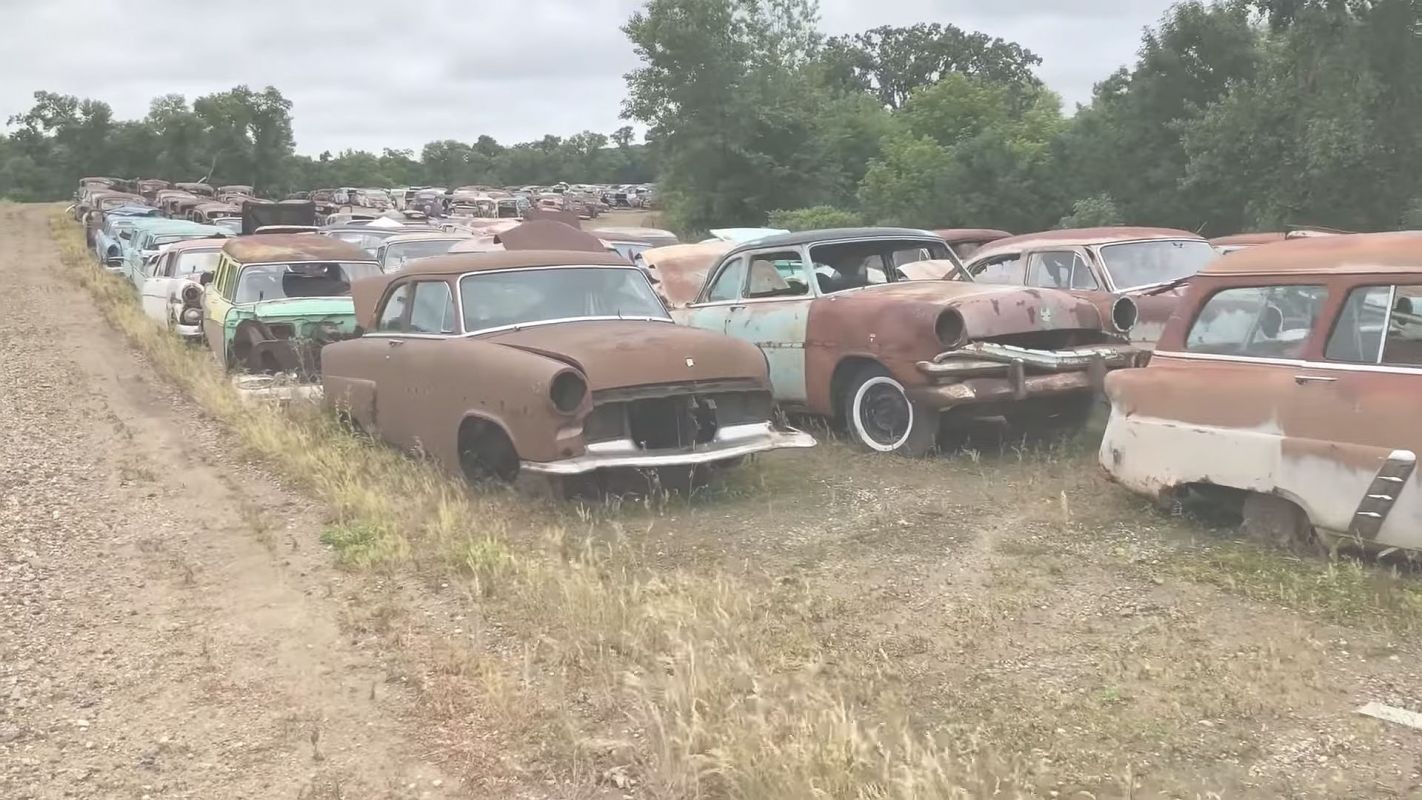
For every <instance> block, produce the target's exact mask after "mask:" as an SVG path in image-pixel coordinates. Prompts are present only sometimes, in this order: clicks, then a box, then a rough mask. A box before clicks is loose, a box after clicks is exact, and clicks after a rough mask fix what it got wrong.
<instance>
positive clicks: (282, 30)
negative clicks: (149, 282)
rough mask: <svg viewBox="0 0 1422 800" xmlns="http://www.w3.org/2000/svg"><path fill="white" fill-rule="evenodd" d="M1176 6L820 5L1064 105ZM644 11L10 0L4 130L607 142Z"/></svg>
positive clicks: (1019, 2)
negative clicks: (150, 122) (287, 125)
mask: <svg viewBox="0 0 1422 800" xmlns="http://www.w3.org/2000/svg"><path fill="white" fill-rule="evenodd" d="M1168 4H1169V0H1125V2H1121V0H998V2H995V3H982V2H981V1H980V0H877V1H876V2H864V0H821V17H822V20H821V22H822V25H821V27H822V28H823V29H824V30H825V31H826V32H827V33H831V34H838V33H853V32H856V31H860V30H864V29H866V28H871V27H875V26H878V25H909V24H913V23H916V22H943V23H949V22H951V23H953V24H955V25H958V26H959V27H961V28H964V29H968V30H981V31H983V32H985V33H988V34H990V35H993V36H999V37H1002V38H1004V39H1009V40H1012V41H1016V42H1018V43H1019V44H1022V45H1023V46H1025V47H1027V48H1029V49H1031V50H1033V51H1035V52H1036V53H1037V54H1038V55H1040V56H1042V58H1043V64H1042V67H1041V74H1042V78H1043V80H1045V81H1046V82H1047V84H1048V85H1049V86H1051V87H1052V88H1054V89H1055V90H1056V91H1058V92H1059V93H1061V94H1062V96H1063V98H1064V100H1065V101H1066V106H1067V108H1071V107H1072V105H1073V104H1074V103H1077V102H1085V101H1087V100H1089V99H1090V95H1091V88H1092V85H1093V83H1094V82H1095V81H1098V80H1101V79H1102V78H1104V77H1105V76H1106V75H1108V74H1109V73H1110V72H1111V71H1112V70H1114V69H1115V68H1116V67H1118V66H1120V65H1122V64H1124V63H1128V62H1130V61H1131V60H1133V59H1134V55H1135V51H1136V49H1137V47H1138V45H1139V40H1140V31H1141V28H1142V27H1143V26H1145V25H1149V24H1153V23H1154V22H1155V21H1156V20H1157V19H1158V18H1159V16H1160V15H1161V14H1162V13H1163V12H1164V10H1165V8H1166V7H1167V6H1168ZM640 5H641V3H640V2H638V0H524V2H516V3H502V2H486V3H472V2H467V0H466V1H465V2H458V0H427V2H424V3H390V2H384V1H382V2H372V1H371V0H350V2H346V3H341V4H337V5H333V6H325V7H322V6H319V5H314V4H308V3H290V2H287V3H278V2H274V0H257V1H256V2H249V3H216V4H207V3H202V4H199V3H189V2H182V1H181V0H129V1H128V2H124V3H110V2H102V3H94V2H92V1H91V0H44V2H33V1H32V0H0V14H3V18H4V19H5V20H6V23H7V24H6V26H5V27H4V28H3V29H0V75H4V76H5V77H4V80H3V81H0V119H3V118H6V117H9V116H10V115H12V114H16V113H21V112H23V111H24V110H26V109H27V108H28V107H29V106H30V102H31V94H32V93H33V92H34V91H35V90H38V89H48V90H50V91H57V92H63V93H67V94H74V95H79V96H81V97H93V98H96V99H101V100H104V101H106V102H108V103H109V104H110V105H112V106H113V107H114V111H115V113H116V114H117V115H118V116H120V117H122V118H132V117H140V116H142V115H143V114H145V113H146V112H147V107H148V102H149V101H150V100H151V99H152V98H153V97H156V96H158V95H161V94H170V93H177V94H184V95H187V96H188V97H189V98H190V99H191V98H192V97H194V96H198V95H202V94H207V93H209V92H213V91H221V90H223V89H227V88H230V87H232V86H234V85H236V84H239V83H245V84H247V85H249V86H252V87H254V88H260V87H263V86H266V85H268V84H270V85H273V86H276V87H277V88H279V89H281V91H282V93H283V94H285V95H286V96H287V97H288V98H289V99H290V100H291V101H292V102H293V104H294V106H295V108H294V112H293V116H294V119H295V125H296V137H297V149H298V150H299V151H300V152H303V153H313V154H314V153H319V152H321V151H322V150H333V151H334V150H340V149H343V148H362V149H368V150H379V149H380V148H382V147H408V148H412V149H417V148H418V147H419V146H420V145H422V144H423V143H425V142H427V141H430V140H433V139H446V138H449V139H459V140H462V141H470V140H473V139H474V138H475V137H477V136H479V135H480V134H488V135H490V136H493V137H495V138H496V139H499V140H500V141H503V142H514V141H523V140H527V139H531V138H534V137H537V136H541V135H543V134H545V133H554V134H558V135H568V134H572V133H575V132H577V131H580V130H584V129H592V130H599V131H604V132H610V131H612V130H614V129H616V128H617V127H618V126H620V125H622V124H625V123H624V121H623V120H621V119H619V117H618V114H619V111H620V108H621V101H622V98H623V96H624V93H625V88H624V84H623V81H622V76H623V75H624V74H625V73H626V72H628V71H629V70H631V69H633V68H634V67H635V66H636V57H635V56H634V55H633V53H632V48H631V46H630V45H629V44H628V42H627V40H626V38H625V37H624V36H623V35H622V33H621V31H620V30H619V27H620V25H621V24H622V22H623V21H624V20H626V18H627V17H628V15H629V14H630V13H631V12H632V11H633V10H635V9H636V8H637V7H638V6H640Z"/></svg>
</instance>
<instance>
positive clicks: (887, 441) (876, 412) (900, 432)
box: [859, 384, 913, 445]
mask: <svg viewBox="0 0 1422 800" xmlns="http://www.w3.org/2000/svg"><path fill="white" fill-rule="evenodd" d="M912 419H913V410H912V409H911V408H909V404H908V398H907V397H904V395H903V393H902V392H900V391H898V390H897V389H895V388H894V387H893V386H889V385H887V384H880V385H878V386H871V387H869V389H868V391H866V392H865V393H864V398H863V400H862V401H861V402H860V406H859V427H860V429H861V430H863V431H864V434H865V435H866V436H868V437H869V438H870V439H873V440H874V441H875V442H877V443H879V444H883V445H892V444H895V443H897V442H898V441H899V440H901V439H902V438H903V437H904V434H905V433H907V432H908V427H909V423H910V421H911V420H912Z"/></svg>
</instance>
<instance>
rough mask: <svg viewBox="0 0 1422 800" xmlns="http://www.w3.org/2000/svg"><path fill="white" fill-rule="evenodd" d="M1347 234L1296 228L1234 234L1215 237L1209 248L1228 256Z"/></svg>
mask: <svg viewBox="0 0 1422 800" xmlns="http://www.w3.org/2000/svg"><path fill="white" fill-rule="evenodd" d="M1344 233H1348V232H1347V231H1334V230H1325V229H1322V228H1298V229H1295V230H1290V231H1261V232H1257V233H1235V234H1231V235H1229V236H1216V237H1215V238H1213V239H1211V240H1210V246H1211V247H1213V248H1215V252H1217V253H1219V254H1220V255H1228V254H1230V253H1233V252H1234V251H1236V250H1243V249H1244V248H1246V247H1258V246H1259V245H1261V244H1274V243H1276V242H1283V241H1288V240H1291V239H1308V238H1311V237H1316V236H1338V235H1340V234H1344Z"/></svg>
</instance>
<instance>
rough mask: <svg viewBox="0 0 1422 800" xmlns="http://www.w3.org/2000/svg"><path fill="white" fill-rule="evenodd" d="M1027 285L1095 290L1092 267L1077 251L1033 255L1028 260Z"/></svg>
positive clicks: (1056, 251) (1058, 251)
mask: <svg viewBox="0 0 1422 800" xmlns="http://www.w3.org/2000/svg"><path fill="white" fill-rule="evenodd" d="M1027 266H1028V269H1027V271H1028V275H1027V285H1029V286H1041V287H1043V288H1047V289H1095V288H1097V284H1096V277H1095V276H1093V275H1092V274H1091V267H1090V266H1089V265H1087V263H1086V262H1085V261H1083V260H1082V258H1081V254H1080V253H1078V252H1076V251H1075V250H1052V251H1048V252H1045V253H1033V254H1032V256H1031V257H1030V258H1028V259H1027Z"/></svg>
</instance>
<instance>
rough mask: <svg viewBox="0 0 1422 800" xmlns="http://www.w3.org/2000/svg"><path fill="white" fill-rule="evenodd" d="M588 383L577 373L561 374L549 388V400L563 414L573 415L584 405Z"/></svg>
mask: <svg viewBox="0 0 1422 800" xmlns="http://www.w3.org/2000/svg"><path fill="white" fill-rule="evenodd" d="M587 394H588V382H587V381H586V380H584V379H583V376H581V375H579V374H578V373H576V372H561V373H559V374H558V377H556V378H554V379H553V383H552V384H551V385H550V386H549V388H548V399H549V400H550V401H552V403H553V407H554V408H556V409H557V410H558V412H559V413H561V414H571V413H573V412H574V411H577V410H578V408H579V407H581V406H582V404H583V398H585V397H587Z"/></svg>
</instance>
